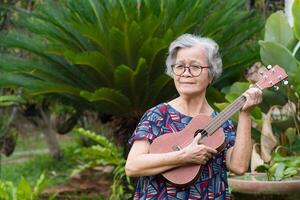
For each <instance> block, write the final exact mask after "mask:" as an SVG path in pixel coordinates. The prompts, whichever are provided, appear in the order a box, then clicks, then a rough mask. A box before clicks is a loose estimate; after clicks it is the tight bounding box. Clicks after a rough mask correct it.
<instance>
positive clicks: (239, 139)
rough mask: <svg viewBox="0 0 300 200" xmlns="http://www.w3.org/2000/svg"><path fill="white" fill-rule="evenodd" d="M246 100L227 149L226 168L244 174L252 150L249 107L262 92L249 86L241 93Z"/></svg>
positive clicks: (260, 98) (257, 101) (256, 102)
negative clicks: (231, 141) (233, 140)
mask: <svg viewBox="0 0 300 200" xmlns="http://www.w3.org/2000/svg"><path fill="white" fill-rule="evenodd" d="M243 95H244V96H245V97H246V98H247V100H246V103H245V105H244V106H243V108H242V110H241V112H240V114H239V121H238V126H237V131H236V139H235V143H234V146H233V147H231V148H229V149H228V150H227V154H226V165H227V168H228V169H229V170H230V171H232V172H233V173H235V174H239V175H240V174H244V173H245V172H246V171H247V170H248V167H249V162H250V158H251V151H252V141H251V114H250V112H251V109H252V108H253V107H254V106H256V105H257V104H259V103H260V102H261V101H262V92H261V90H259V89H258V88H250V89H248V90H247V91H246V92H245V93H244V94H243Z"/></svg>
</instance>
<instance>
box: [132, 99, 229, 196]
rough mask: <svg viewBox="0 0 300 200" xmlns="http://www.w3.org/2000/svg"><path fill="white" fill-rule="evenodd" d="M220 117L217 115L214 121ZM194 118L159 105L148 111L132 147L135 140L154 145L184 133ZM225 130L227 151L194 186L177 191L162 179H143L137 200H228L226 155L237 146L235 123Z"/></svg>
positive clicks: (225, 124) (150, 177)
mask: <svg viewBox="0 0 300 200" xmlns="http://www.w3.org/2000/svg"><path fill="white" fill-rule="evenodd" d="M217 114H218V113H217V112H213V113H212V117H215V116H216V115H217ZM191 119H192V117H190V116H186V115H184V114H182V113H180V112H178V111H177V110H176V109H174V108H173V107H172V106H170V105H169V104H167V103H162V104H159V105H157V106H155V107H153V108H151V109H149V110H148V111H146V113H145V114H144V115H143V117H142V118H141V120H140V122H139V124H138V126H137V127H136V130H135V131H134V133H133V135H132V137H131V138H130V139H129V144H131V145H132V144H133V142H134V141H135V140H143V139H148V141H149V142H150V143H151V142H152V141H153V140H154V139H155V138H156V137H158V136H160V135H163V134H168V133H171V132H178V131H180V130H182V129H183V128H184V127H185V126H186V125H187V124H188V123H189V122H190V121H191ZM223 130H224V133H225V138H226V147H225V149H224V151H222V152H220V153H218V154H217V155H216V156H215V157H214V159H210V161H208V162H207V164H206V165H205V166H203V167H202V171H201V173H200V176H199V177H198V179H197V180H196V181H195V182H194V183H193V185H191V186H189V187H185V188H181V187H176V186H174V185H172V184H171V183H168V182H167V181H166V180H165V179H164V178H163V177H162V176H160V175H155V176H145V177H139V179H138V182H137V186H136V191H135V194H134V199H138V200H148V199H153V200H154V199H155V200H156V199H158V200H160V199H162V200H188V199H202V200H207V199H208V200H210V199H213V200H228V199H230V194H229V191H228V183H227V173H226V172H227V168H226V164H225V154H226V151H227V149H228V148H230V147H232V146H233V145H234V141H235V131H234V128H233V125H232V122H231V121H227V122H225V123H224V124H223Z"/></svg>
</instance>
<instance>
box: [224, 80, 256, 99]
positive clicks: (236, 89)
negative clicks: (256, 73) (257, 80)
mask: <svg viewBox="0 0 300 200" xmlns="http://www.w3.org/2000/svg"><path fill="white" fill-rule="evenodd" d="M249 85H250V83H248V82H235V83H234V84H233V85H232V86H231V87H230V89H229V91H228V92H227V93H226V96H225V98H226V99H227V100H228V101H229V102H233V101H234V100H235V99H236V98H238V97H239V96H240V95H242V94H243V93H244V92H245V91H246V90H247V89H248V88H249Z"/></svg>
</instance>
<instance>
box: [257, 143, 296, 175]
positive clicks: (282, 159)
mask: <svg viewBox="0 0 300 200" xmlns="http://www.w3.org/2000/svg"><path fill="white" fill-rule="evenodd" d="M280 148H282V147H280V146H279V148H276V150H275V151H274V153H273V155H272V161H271V163H270V164H263V165H260V166H258V167H257V168H256V171H258V172H267V175H268V180H269V181H281V180H283V179H288V178H290V177H292V176H295V175H297V174H298V169H299V168H300V156H287V155H285V154H284V153H282V152H281V151H280V150H279V149H280Z"/></svg>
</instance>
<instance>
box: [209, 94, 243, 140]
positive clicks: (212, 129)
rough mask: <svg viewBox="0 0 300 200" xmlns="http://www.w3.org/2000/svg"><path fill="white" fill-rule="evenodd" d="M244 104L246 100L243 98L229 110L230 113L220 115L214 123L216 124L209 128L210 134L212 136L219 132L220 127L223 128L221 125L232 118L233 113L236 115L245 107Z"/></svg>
mask: <svg viewBox="0 0 300 200" xmlns="http://www.w3.org/2000/svg"><path fill="white" fill-rule="evenodd" d="M244 103H245V101H244V98H241V99H239V101H238V103H237V104H235V105H232V106H231V109H230V110H229V112H224V113H222V115H220V117H218V118H217V119H216V121H214V123H212V124H211V125H210V127H208V128H207V132H208V134H209V135H212V134H213V133H214V132H215V130H217V129H218V128H219V127H221V125H222V124H223V123H224V122H225V120H227V119H228V118H230V116H231V115H232V113H235V112H236V111H238V110H239V109H240V108H241V107H243V105H244Z"/></svg>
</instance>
